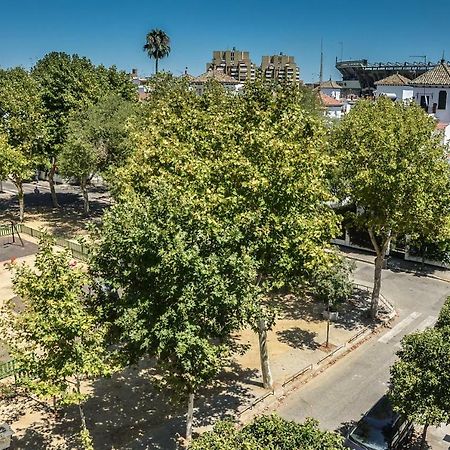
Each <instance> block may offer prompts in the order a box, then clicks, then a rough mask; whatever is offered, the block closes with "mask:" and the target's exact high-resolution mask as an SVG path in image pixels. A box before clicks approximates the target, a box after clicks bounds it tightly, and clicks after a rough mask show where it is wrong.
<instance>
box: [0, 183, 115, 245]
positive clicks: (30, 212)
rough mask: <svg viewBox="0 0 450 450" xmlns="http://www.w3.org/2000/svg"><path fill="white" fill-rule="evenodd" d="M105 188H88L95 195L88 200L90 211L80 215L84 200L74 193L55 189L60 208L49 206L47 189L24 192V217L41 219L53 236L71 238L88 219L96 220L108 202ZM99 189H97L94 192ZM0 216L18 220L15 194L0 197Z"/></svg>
mask: <svg viewBox="0 0 450 450" xmlns="http://www.w3.org/2000/svg"><path fill="white" fill-rule="evenodd" d="M103 190H104V188H101V189H97V188H96V189H94V190H93V189H90V191H92V192H94V193H95V198H91V199H90V201H89V205H90V213H89V215H87V216H86V215H84V214H83V200H82V197H81V195H80V194H78V193H75V192H58V193H57V195H58V202H59V205H60V206H61V208H56V209H55V208H53V207H52V199H51V194H50V193H49V192H41V193H39V194H35V193H29V192H27V193H25V220H26V221H33V220H41V221H43V222H45V223H46V224H47V225H48V227H49V228H50V229H51V232H52V233H53V234H54V235H55V236H64V237H73V236H76V235H77V234H79V232H80V230H85V229H86V226H87V224H88V223H89V222H90V221H99V220H100V218H101V217H102V215H103V213H104V211H105V209H106V208H108V207H109V205H110V200H109V195H108V194H107V192H106V193H103ZM97 191H98V192H97ZM0 215H1V216H2V219H3V220H13V221H18V218H19V205H18V201H17V196H16V195H14V196H12V195H11V196H7V197H4V196H2V197H0Z"/></svg>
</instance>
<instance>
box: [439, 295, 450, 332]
mask: <svg viewBox="0 0 450 450" xmlns="http://www.w3.org/2000/svg"><path fill="white" fill-rule="evenodd" d="M435 327H436V328H437V329H439V330H448V331H450V297H447V299H446V300H445V302H444V305H443V306H442V308H441V312H440V313H439V317H438V320H437V322H436V325H435Z"/></svg>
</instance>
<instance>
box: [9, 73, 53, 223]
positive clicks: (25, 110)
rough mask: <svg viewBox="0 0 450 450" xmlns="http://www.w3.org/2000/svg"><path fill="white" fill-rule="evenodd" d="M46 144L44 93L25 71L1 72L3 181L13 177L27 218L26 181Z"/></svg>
mask: <svg viewBox="0 0 450 450" xmlns="http://www.w3.org/2000/svg"><path fill="white" fill-rule="evenodd" d="M45 141H46V128H45V123H44V114H43V108H42V98H41V91H40V89H39V86H38V85H37V84H36V82H35V81H34V80H33V79H32V78H31V77H30V75H29V74H28V73H27V72H26V71H25V70H24V69H21V68H13V69H8V70H0V147H1V149H2V151H1V152H0V178H6V177H9V178H10V179H11V180H12V181H13V183H14V184H15V186H16V188H17V192H18V197H19V211H20V212H19V218H20V221H23V218H24V209H25V204H24V194H23V186H22V185H23V181H24V180H26V179H27V178H28V177H29V176H31V174H32V171H33V169H35V168H36V166H37V163H38V156H39V152H40V150H41V149H42V147H43V146H44V144H45Z"/></svg>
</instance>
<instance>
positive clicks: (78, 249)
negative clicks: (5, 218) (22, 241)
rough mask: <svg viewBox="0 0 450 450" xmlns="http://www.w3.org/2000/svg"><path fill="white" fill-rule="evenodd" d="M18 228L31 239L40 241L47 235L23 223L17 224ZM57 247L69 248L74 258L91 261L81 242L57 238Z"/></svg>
mask: <svg viewBox="0 0 450 450" xmlns="http://www.w3.org/2000/svg"><path fill="white" fill-rule="evenodd" d="M17 227H18V229H19V231H20V232H21V233H24V234H28V235H29V236H31V237H34V238H37V239H40V238H41V237H42V236H44V235H45V232H44V231H40V230H36V229H35V228H32V227H30V226H28V225H25V224H23V223H20V224H17ZM55 241H56V245H59V246H60V247H64V248H67V249H68V250H70V252H71V253H72V256H73V257H74V258H76V259H80V260H82V261H87V260H88V259H89V250H88V247H87V246H86V245H83V244H80V243H79V242H75V241H70V240H68V239H64V238H61V237H57V238H56V239H55Z"/></svg>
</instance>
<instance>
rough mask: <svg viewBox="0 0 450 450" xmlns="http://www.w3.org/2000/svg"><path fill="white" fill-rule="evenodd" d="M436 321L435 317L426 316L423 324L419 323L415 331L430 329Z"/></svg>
mask: <svg viewBox="0 0 450 450" xmlns="http://www.w3.org/2000/svg"><path fill="white" fill-rule="evenodd" d="M436 321H437V317H435V316H428V317H427V318H426V319H425V320H424V321H423V322H420V324H419V326H418V327H417V331H423V330H425V328H429V327H432V326H433V325H434V324H435V322H436Z"/></svg>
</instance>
